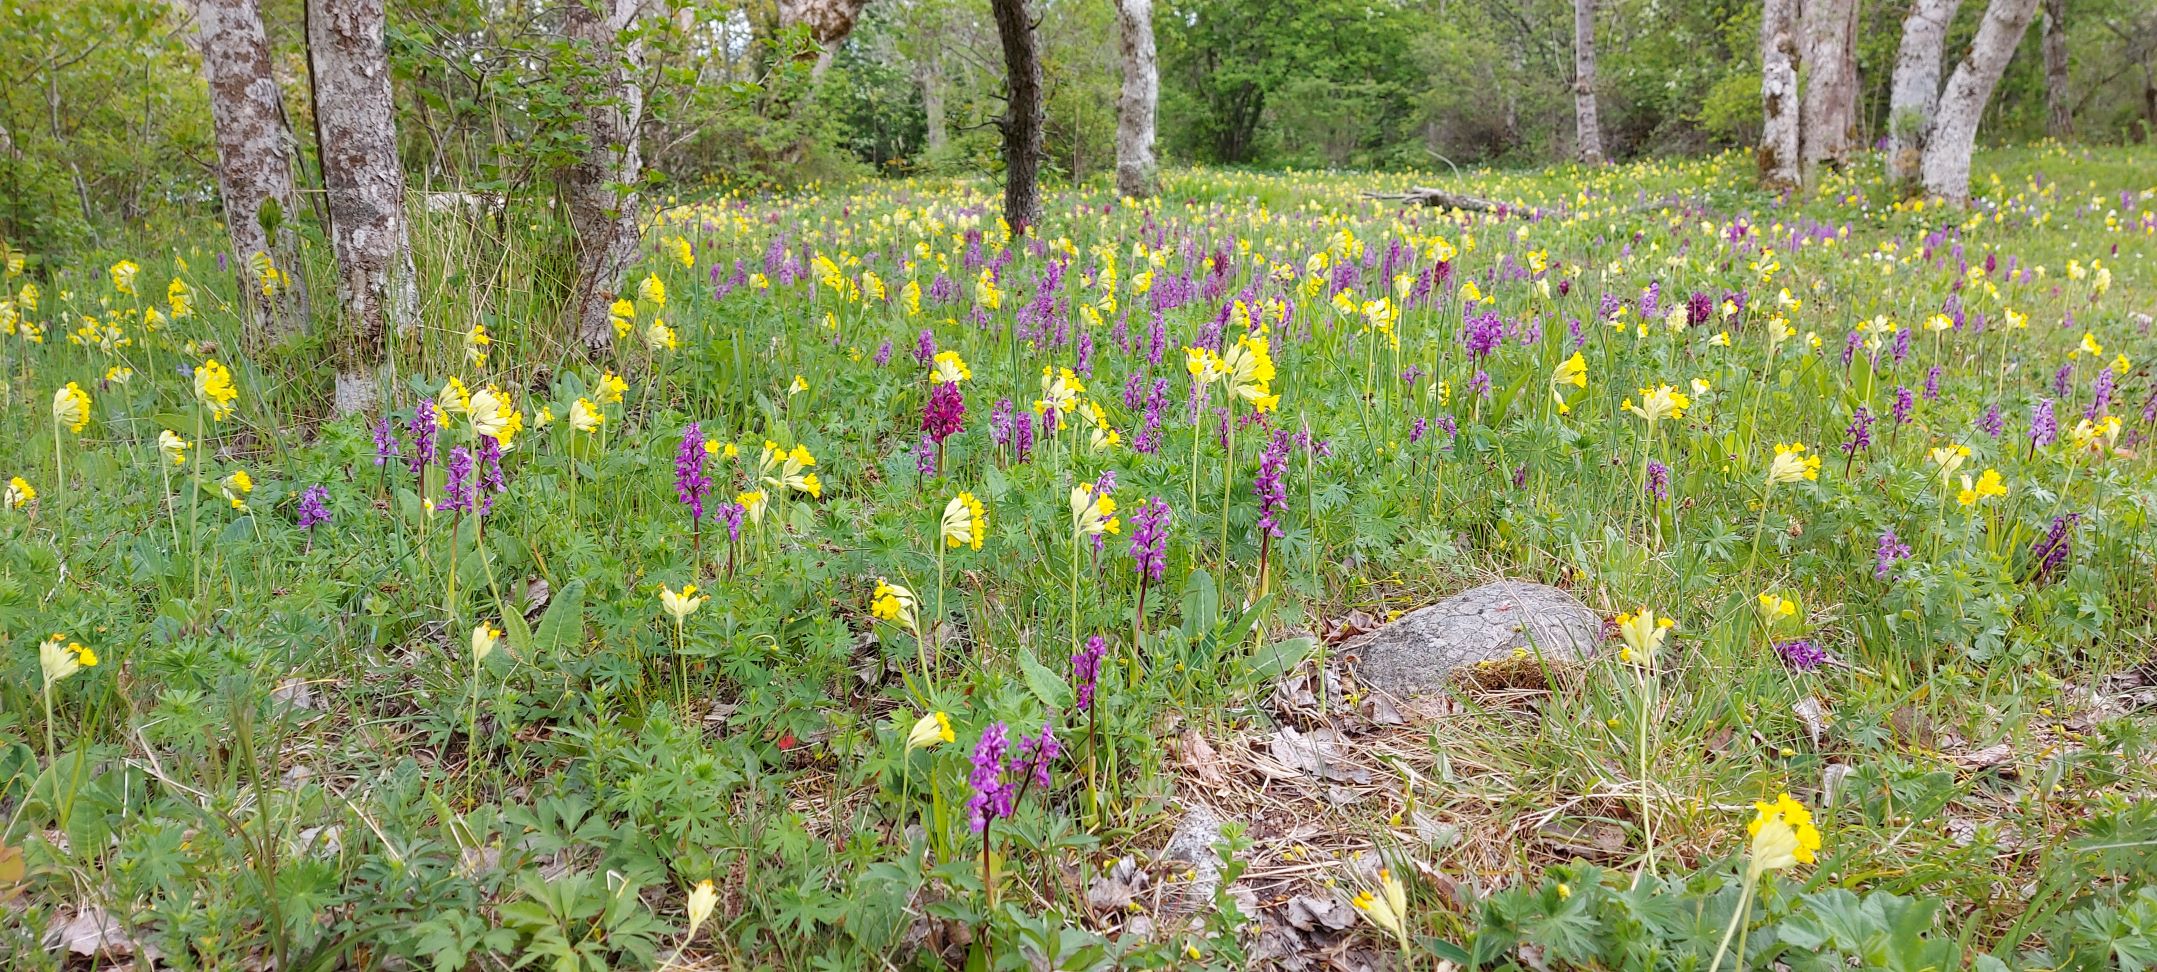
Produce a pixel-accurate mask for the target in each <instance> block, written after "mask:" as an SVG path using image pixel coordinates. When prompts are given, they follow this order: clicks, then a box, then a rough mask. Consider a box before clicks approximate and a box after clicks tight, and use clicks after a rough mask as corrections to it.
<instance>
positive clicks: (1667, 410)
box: [1625, 385, 1693, 428]
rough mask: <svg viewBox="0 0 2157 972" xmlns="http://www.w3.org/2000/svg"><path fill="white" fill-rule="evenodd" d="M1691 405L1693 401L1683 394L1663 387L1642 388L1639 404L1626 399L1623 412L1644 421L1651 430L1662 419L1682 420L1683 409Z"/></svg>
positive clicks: (1683, 415)
mask: <svg viewBox="0 0 2157 972" xmlns="http://www.w3.org/2000/svg"><path fill="white" fill-rule="evenodd" d="M1692 404H1693V400H1692V399H1691V398H1689V397H1687V396H1686V394H1685V393H1684V392H1681V391H1679V390H1677V389H1675V388H1672V387H1671V386H1669V385H1663V386H1661V387H1659V388H1642V389H1641V390H1640V404H1638V405H1635V404H1633V400H1632V399H1630V398H1628V399H1626V400H1625V410H1626V411H1628V412H1631V413H1633V414H1634V415H1638V416H1640V417H1641V418H1643V419H1646V420H1647V423H1648V425H1649V427H1651V428H1652V427H1654V425H1655V423H1657V422H1660V421H1662V420H1664V419H1681V418H1684V417H1685V409H1686V408H1687V407H1689V406H1691V405H1692Z"/></svg>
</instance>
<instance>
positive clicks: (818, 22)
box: [779, 0, 869, 80]
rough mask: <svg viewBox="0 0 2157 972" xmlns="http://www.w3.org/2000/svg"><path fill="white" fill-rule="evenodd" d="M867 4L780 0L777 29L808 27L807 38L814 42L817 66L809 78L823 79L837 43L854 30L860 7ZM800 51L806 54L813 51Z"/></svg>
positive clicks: (848, 0)
mask: <svg viewBox="0 0 2157 972" xmlns="http://www.w3.org/2000/svg"><path fill="white" fill-rule="evenodd" d="M868 5H869V0H779V27H780V29H782V30H784V29H786V28H790V27H795V26H807V27H808V28H809V39H810V40H811V41H814V42H816V49H815V51H814V52H813V56H814V57H815V58H816V66H815V67H813V68H811V69H810V71H809V74H810V77H812V78H814V79H817V80H822V79H823V77H824V72H825V71H828V70H830V69H831V58H832V55H833V53H834V52H836V51H837V50H838V49H839V43H840V42H841V41H844V40H846V35H848V34H851V33H853V32H854V22H855V21H856V20H859V19H861V8H863V7H866V6H868ZM803 54H804V56H809V55H811V54H812V52H807V51H804V52H803Z"/></svg>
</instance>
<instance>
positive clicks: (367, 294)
mask: <svg viewBox="0 0 2157 972" xmlns="http://www.w3.org/2000/svg"><path fill="white" fill-rule="evenodd" d="M383 25H384V10H383V0H308V2H307V56H308V65H309V69H310V70H311V71H312V73H313V76H314V94H315V137H316V139H317V140H318V141H319V142H320V143H321V144H320V146H319V151H320V153H321V158H322V183H323V188H324V189H325V190H326V191H327V195H328V197H329V215H330V221H329V222H330V245H331V247H332V248H333V249H334V250H335V251H336V253H337V270H338V287H337V296H338V298H339V299H340V300H341V301H342V302H343V303H344V312H345V315H346V317H347V319H348V320H349V321H350V322H351V328H350V330H349V331H348V332H347V333H348V334H349V335H350V338H349V340H346V341H342V342H339V343H338V345H337V348H336V351H337V355H338V357H339V359H340V361H339V368H338V371H337V398H336V406H337V411H338V413H339V414H351V413H354V412H364V411H369V410H371V409H372V408H373V407H374V405H375V403H376V402H377V401H379V400H380V389H381V387H382V384H383V381H382V379H383V377H384V376H382V375H380V374H379V369H380V366H381V364H382V360H383V349H384V345H385V343H386V336H387V335H389V334H391V333H395V334H397V335H400V336H402V335H404V334H407V333H409V332H410V331H411V330H412V329H413V328H414V327H416V326H417V325H418V323H419V288H418V280H417V275H416V274H415V273H414V272H413V269H412V239H411V232H410V230H409V229H408V227H407V225H406V223H405V211H404V193H405V186H404V166H403V165H402V164H401V163H400V162H399V160H398V156H397V122H396V117H395V111H394V109H393V108H392V107H391V101H390V97H391V95H390V78H389V51H388V49H387V48H385V47H384V46H383V41H382V30H383Z"/></svg>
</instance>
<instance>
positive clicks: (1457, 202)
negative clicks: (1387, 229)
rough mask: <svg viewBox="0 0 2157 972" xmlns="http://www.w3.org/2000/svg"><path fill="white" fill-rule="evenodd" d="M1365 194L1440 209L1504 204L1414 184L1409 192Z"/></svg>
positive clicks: (1482, 210) (1470, 209)
mask: <svg viewBox="0 0 2157 972" xmlns="http://www.w3.org/2000/svg"><path fill="white" fill-rule="evenodd" d="M1363 195H1364V196H1365V197H1367V198H1371V199H1398V200H1400V202H1401V205H1404V206H1436V207H1438V208H1440V209H1462V210H1467V211H1468V212H1471V213H1487V212H1493V211H1496V210H1497V209H1498V208H1499V207H1500V206H1502V205H1503V204H1502V203H1496V202H1492V201H1490V200H1488V199H1485V198H1483V197H1481V196H1471V195H1468V194H1467V193H1464V192H1448V191H1446V190H1444V189H1435V188H1432V187H1430V186H1414V187H1411V188H1410V189H1409V190H1408V191H1407V192H1366V193H1364V194H1363Z"/></svg>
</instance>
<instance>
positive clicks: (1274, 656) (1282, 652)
mask: <svg viewBox="0 0 2157 972" xmlns="http://www.w3.org/2000/svg"><path fill="white" fill-rule="evenodd" d="M1253 607H1254V609H1255V607H1256V606H1255V605H1254V606H1253ZM1317 647H1318V640H1317V639H1315V638H1309V637H1304V638H1290V639H1288V640H1287V641H1277V642H1274V643H1273V644H1270V645H1267V646H1266V647H1264V648H1260V649H1258V650H1257V651H1255V652H1252V653H1251V679H1252V681H1253V682H1255V683H1256V684H1259V685H1264V684H1266V683H1267V682H1271V681H1273V680H1274V679H1276V678H1279V677H1281V676H1282V675H1284V674H1286V673H1287V672H1288V671H1289V670H1291V669H1293V668H1295V667H1296V666H1297V665H1300V664H1302V663H1303V659H1305V658H1307V657H1309V656H1310V654H1311V652H1312V651H1313V650H1315V649H1317Z"/></svg>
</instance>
